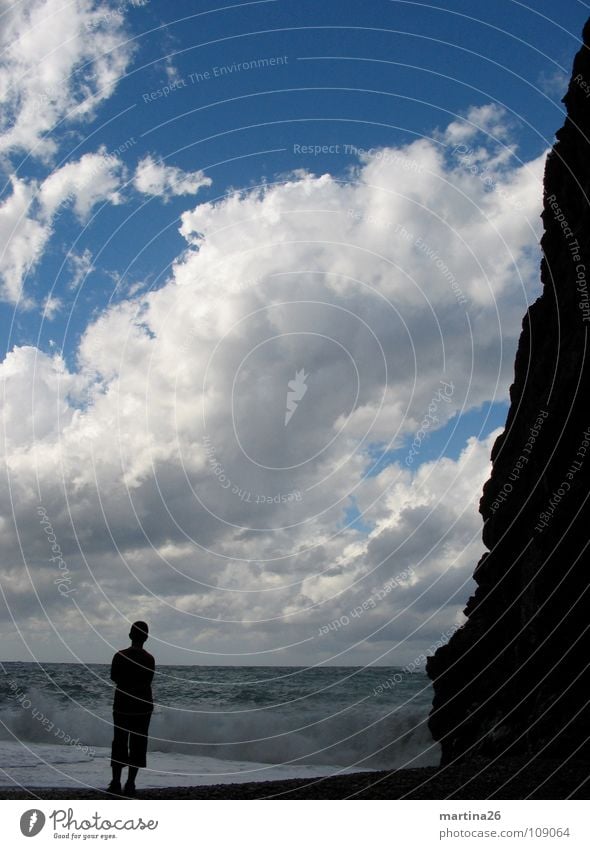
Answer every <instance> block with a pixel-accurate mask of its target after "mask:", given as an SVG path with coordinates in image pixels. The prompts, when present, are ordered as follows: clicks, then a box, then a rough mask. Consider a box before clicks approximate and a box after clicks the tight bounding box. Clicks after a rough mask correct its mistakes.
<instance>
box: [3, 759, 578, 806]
mask: <svg viewBox="0 0 590 849" xmlns="http://www.w3.org/2000/svg"><path fill="white" fill-rule="evenodd" d="M108 780H109V777H108V776H105V787H106V784H107V783H108ZM120 798H126V797H116V796H111V795H110V794H108V793H107V792H106V790H101V789H93V788H83V789H82V788H65V787H60V788H51V787H28V788H23V787H0V799H55V800H65V799H68V800H69V799H101V800H103V801H111V800H113V799H115V800H116V799H120ZM588 798H590V761H587V760H575V761H574V760H572V761H566V762H563V761H556V760H542V759H540V758H539V759H534V760H531V759H528V760H524V759H522V758H521V759H510V760H505V761H497V762H482V761H477V762H475V761H472V762H468V763H463V764H457V765H453V766H446V767H420V768H417V769H399V770H395V771H380V772H374V771H373V772H356V773H349V774H347V775H339V776H333V777H328V778H326V777H323V778H317V779H310V778H306V779H302V778H292V779H286V780H283V779H281V780H275V781H256V782H246V783H243V784H214V785H207V786H203V785H195V786H192V787H164V788H145V789H142V787H141V773H140V780H139V782H138V790H137V795H136V797H135V800H136V801H141V800H142V799H179V800H182V799H228V800H230V799H441V800H443V799H471V800H478V799H479V800H484V799H520V800H524V799H588Z"/></svg>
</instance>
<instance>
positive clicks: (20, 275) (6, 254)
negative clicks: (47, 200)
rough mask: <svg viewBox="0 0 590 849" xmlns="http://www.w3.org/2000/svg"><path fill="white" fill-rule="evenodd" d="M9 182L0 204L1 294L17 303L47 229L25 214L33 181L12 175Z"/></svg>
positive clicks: (44, 240) (30, 200)
mask: <svg viewBox="0 0 590 849" xmlns="http://www.w3.org/2000/svg"><path fill="white" fill-rule="evenodd" d="M11 183H12V194H11V195H10V196H9V197H8V198H7V199H6V200H5V201H4V203H3V204H1V205H0V278H1V280H2V294H3V295H4V297H5V298H6V299H8V300H10V301H12V302H14V303H17V302H18V301H19V299H20V298H21V290H22V283H23V279H24V277H25V275H26V274H27V272H28V270H29V269H30V268H32V267H33V266H34V265H35V264H36V263H37V262H38V260H39V258H40V257H41V255H42V253H43V250H44V248H45V245H46V244H47V241H48V239H49V236H50V234H51V231H50V228H49V227H48V226H47V224H46V223H44V222H41V221H38V220H36V219H35V218H34V217H32V216H31V215H30V214H29V210H30V206H31V203H32V201H33V197H34V193H35V188H36V186H35V184H34V183H30V184H29V183H27V182H25V181H24V180H19V179H17V178H16V177H13V178H12V180H11ZM27 303H28V300H25V302H24V303H23V302H21V305H22V306H26V305H27Z"/></svg>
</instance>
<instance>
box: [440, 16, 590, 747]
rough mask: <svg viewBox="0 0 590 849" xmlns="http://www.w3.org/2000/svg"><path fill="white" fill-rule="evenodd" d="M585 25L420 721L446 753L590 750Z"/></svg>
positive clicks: (589, 224) (589, 174) (588, 67)
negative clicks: (497, 413)
mask: <svg viewBox="0 0 590 849" xmlns="http://www.w3.org/2000/svg"><path fill="white" fill-rule="evenodd" d="M589 93H590V21H588V23H587V24H586V26H585V28H584V45H583V47H582V48H581V50H580V51H579V53H578V54H577V56H576V58H575V60H574V68H573V74H572V79H571V82H570V85H569V89H568V92H567V94H566V96H565V98H564V103H565V105H566V109H567V113H568V117H567V119H566V122H565V125H564V126H563V128H562V129H561V130H560V131H559V132H558V133H557V141H556V144H555V145H554V147H553V150H552V152H551V154H550V155H549V158H548V160H547V165H546V169H545V187H544V212H543V216H542V217H543V224H544V235H543V238H542V240H541V247H542V251H543V259H542V264H541V280H542V284H543V293H542V296H541V297H540V298H539V299H538V300H537V301H536V303H534V304H533V305H532V306H531V307H530V309H529V310H528V312H527V314H526V315H525V317H524V320H523V326H522V334H521V337H520V342H519V346H518V352H517V355H516V362H515V378H514V383H513V385H512V386H511V387H510V399H511V406H510V410H509V413H508V418H507V421H506V427H505V431H504V433H503V434H502V435H501V436H500V437H499V438H498V440H497V441H496V443H495V445H494V448H493V451H492V461H493V469H492V474H491V477H490V479H489V481H488V482H487V483H486V485H485V487H484V491H483V496H482V499H481V502H480V512H481V514H482V515H483V518H484V530H483V541H484V543H485V545H486V546H487V548H488V549H489V552H488V553H486V554H484V556H483V557H482V559H481V560H480V562H479V564H478V565H477V567H476V570H475V573H474V578H475V581H476V583H477V590H476V592H475V594H474V595H473V596H472V597H471V598H470V599H469V601H468V603H467V607H466V610H465V613H466V615H467V617H468V618H467V622H466V624H465V625H464V626H463V627H462V628H461V629H459V630H458V631H457V632H456V633H455V634H454V635H453V637H452V638H451V640H450V642H449V643H448V644H447V645H446V646H443V648H441V649H439V650H438V651H437V652H436V654H435V655H434V656H433V657H432V658H430V659H429V662H428V666H427V671H428V674H429V675H430V677H431V678H432V679H433V682H434V691H435V696H434V701H433V709H432V712H431V715H430V720H429V726H430V729H431V732H432V734H433V736H434V738H435V739H436V740H439V741H440V742H441V744H442V762H443V763H449V762H451V761H452V760H454V759H455V758H456V757H461V756H464V755H469V756H471V755H478V756H484V757H495V756H497V755H500V754H510V755H516V754H523V753H532V752H535V753H540V752H543V753H544V754H546V755H547V756H555V755H557V756H560V757H561V756H564V755H570V754H573V753H574V752H577V753H578V754H581V753H583V754H584V755H587V754H588V751H587V749H588V744H587V743H586V741H587V739H589V738H590V545H589V543H590V497H589V495H590V332H589V331H590V96H588V95H589Z"/></svg>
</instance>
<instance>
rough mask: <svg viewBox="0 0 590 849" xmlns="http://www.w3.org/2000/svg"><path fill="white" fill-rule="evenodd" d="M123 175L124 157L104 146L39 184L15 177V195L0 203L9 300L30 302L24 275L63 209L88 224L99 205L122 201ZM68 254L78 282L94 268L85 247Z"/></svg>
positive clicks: (1, 274) (0, 264)
mask: <svg viewBox="0 0 590 849" xmlns="http://www.w3.org/2000/svg"><path fill="white" fill-rule="evenodd" d="M124 175H125V169H124V166H123V164H122V162H121V160H120V159H118V158H117V157H114V156H107V155H105V152H104V150H103V149H102V148H100V149H99V151H98V152H97V153H88V154H85V155H84V156H82V157H81V159H78V160H76V161H74V162H69V163H67V164H66V165H63V166H62V167H61V168H58V169H56V170H55V171H53V172H52V173H51V174H50V175H49V176H48V177H47V178H46V179H45V180H43V182H42V183H41V184H40V185H39V183H38V182H37V181H36V180H30V181H28V182H27V181H25V180H19V179H17V178H16V177H13V178H12V180H11V183H12V194H11V195H10V196H9V197H8V198H7V200H6V201H4V203H3V204H1V205H0V249H1V253H0V279H1V280H2V289H1V293H2V296H3V297H4V298H5V299H6V300H7V301H9V302H11V303H19V302H20V305H21V306H31V305H32V301H31V299H30V297H29V296H28V295H27V294H26V293H25V294H24V295H23V284H24V280H25V277H26V274H27V273H28V272H29V271H31V270H32V269H34V268H35V266H36V265H37V264H38V263H39V261H40V259H41V257H42V256H43V252H44V250H45V248H46V247H47V244H48V242H49V240H50V238H51V236H52V235H53V231H54V226H55V222H56V219H57V218H58V217H59V216H60V215H61V211H62V208H66V207H71V208H72V209H73V210H74V211H75V213H76V214H77V216H78V218H79V219H80V221H81V223H82V224H85V222H86V221H87V219H88V217H89V216H90V213H91V212H92V210H93V209H94V207H95V206H96V205H97V204H99V203H110V204H115V205H116V204H118V203H121V202H122V197H121V193H120V191H119V188H120V185H121V182H122V180H123V179H124ZM70 259H71V260H72V261H73V263H74V280H75V281H76V276H77V275H79V274H82V275H83V274H86V273H88V271H90V270H92V266H91V260H90V256H89V255H88V253H87V252H85V253H83V254H82V255H81V256H80V257H77V258H76V259H75V260H73V259H72V256H70ZM89 263H90V264H89Z"/></svg>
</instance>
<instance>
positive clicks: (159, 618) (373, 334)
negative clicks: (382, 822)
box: [1, 108, 543, 663]
mask: <svg viewBox="0 0 590 849" xmlns="http://www.w3.org/2000/svg"><path fill="white" fill-rule="evenodd" d="M477 125H479V128H480V130H481V129H482V128H483V130H485V133H482V132H480V130H478V128H477ZM492 131H493V135H494V136H496V137H497V138H496V139H495V140H494V141H492V142H490V141H489V133H491V132H492ZM503 132H505V127H504V126H503V124H502V115H501V114H500V113H498V112H497V110H494V109H491V108H488V109H487V111H485V110H484V111H482V110H480V111H479V112H477V111H476V112H473V113H472V114H471V115H470V116H468V120H467V121H465V122H463V123H461V122H456V123H454V124H453V125H451V127H450V128H448V130H447V131H446V132H443V133H441V134H440V136H439V137H437V138H436V139H435V140H434V141H428V140H420V141H417V142H414V143H413V144H410V145H407V146H404V147H400V148H390V149H384V150H374V151H370V152H365V153H360V155H359V161H358V164H357V165H356V166H355V167H354V168H352V169H350V170H349V171H348V172H346V173H343V174H340V175H338V176H334V175H330V174H323V175H314V174H310V173H303V172H297V173H296V174H293V175H288V176H287V178H285V179H282V180H280V181H277V182H276V183H274V184H265V185H263V186H261V187H259V188H252V189H249V190H247V191H242V192H239V191H238V192H235V193H232V194H230V195H228V196H226V197H224V198H222V199H220V200H218V201H216V202H211V203H205V204H200V205H198V206H196V207H195V208H194V209H191V210H187V211H186V212H185V213H184V215H183V216H182V220H181V222H180V232H181V234H182V235H183V236H184V238H185V240H186V250H185V251H184V253H183V254H182V255H180V256H179V257H178V258H177V260H176V262H175V263H174V266H173V269H172V272H171V275H170V278H169V280H168V281H167V282H166V283H165V284H164V285H163V286H162V287H161V288H159V289H158V290H156V291H152V292H149V293H148V294H143V295H141V296H138V297H136V298H131V299H129V300H126V301H124V302H122V303H119V304H117V305H113V306H112V307H110V308H109V309H107V310H106V311H104V312H103V313H102V314H101V315H100V316H98V317H97V318H96V319H95V320H94V321H93V323H92V324H91V325H90V326H88V327H87V329H86V331H85V333H84V335H83V337H82V339H81V342H80V346H79V349H78V354H77V362H76V364H75V366H70V367H67V365H66V364H65V363H64V362H63V360H61V358H60V357H56V356H50V355H49V354H47V353H46V352H43V351H40V350H38V349H35V348H32V347H29V348H17V349H15V350H14V351H13V352H11V353H10V354H9V355H8V357H7V358H6V360H5V361H4V363H3V364H2V366H1V370H2V372H1V376H2V379H3V387H4V397H5V399H6V413H5V417H4V441H3V445H4V449H5V463H6V469H7V481H8V484H9V485H8V487H7V488H6V494H5V496H4V497H3V503H2V505H1V509H2V521H3V527H4V530H5V539H6V541H7V545H6V547H5V554H4V558H5V569H6V574H7V581H6V583H5V594H6V600H7V606H8V608H9V609H10V610H11V611H12V612H13V614H14V611H15V610H16V611H17V613H16V614H14V616H15V620H17V622H18V623H19V624H20V626H21V627H22V625H23V623H24V622H25V621H26V623H27V626H28V633H29V634H32V635H33V636H32V637H31V639H32V640H33V642H34V643H35V651H36V652H38V655H37V656H39V657H43V651H44V650H43V642H42V638H43V635H44V634H47V633H48V632H49V631H50V630H51V628H52V624H48V620H49V621H50V622H51V623H53V624H55V622H56V621H57V620H59V632H60V635H61V637H62V639H63V640H64V643H65V644H66V645H67V646H69V649H68V650H69V651H74V652H83V653H84V656H85V657H86V658H88V657H96V659H99V658H100V657H102V656H103V655H104V648H103V647H102V646H101V645H100V643H101V641H102V640H104V641H107V642H109V641H111V640H112V639H113V631H112V627H111V623H113V622H115V621H117V617H118V616H119V615H120V614H121V613H122V614H123V615H124V616H128V617H129V618H134V617H135V616H136V614H137V611H141V613H142V615H143V616H145V617H146V618H149V619H150V621H152V622H153V629H152V630H153V634H154V638H155V640H156V641H158V643H159V645H158V648H157V651H158V656H159V657H160V658H161V659H162V660H163V661H165V660H166V659H167V658H169V659H171V660H172V659H178V657H179V654H180V655H181V656H182V657H183V658H184V659H186V660H192V661H193V662H198V661H202V660H203V659H206V660H207V661H209V662H219V661H221V660H224V659H225V660H227V661H228V662H232V661H234V662H235V661H239V662H246V663H298V662H304V663H309V662H317V661H329V660H332V662H345V663H370V662H375V661H376V662H388V663H395V662H402V663H403V662H409V661H410V660H412V658H414V657H415V656H416V655H417V653H419V652H420V647H422V648H424V647H428V646H429V645H431V644H433V643H434V642H435V641H436V640H437V638H439V637H440V635H441V634H442V633H443V632H445V630H447V629H448V628H449V627H451V626H452V625H453V624H455V623H456V622H458V621H460V618H461V609H462V607H463V605H464V601H465V599H466V597H467V595H468V592H469V579H470V574H471V572H472V569H473V566H474V563H475V562H476V560H477V558H478V556H479V554H480V549H481V544H480V542H479V534H480V530H481V526H480V518H479V516H478V514H477V510H476V506H477V501H478V499H479V494H480V490H481V486H482V484H483V482H484V480H485V477H486V475H487V474H488V471H489V453H490V448H491V442H492V438H493V436H491V437H488V438H487V439H481V440H480V439H478V438H477V434H474V435H473V438H472V439H471V440H469V441H468V442H467V443H466V445H465V447H464V450H463V452H462V453H461V455H460V457H459V458H458V459H451V458H441V459H439V460H438V461H437V462H434V461H430V462H428V463H423V462H421V459H422V458H421V457H420V451H419V450H418V451H417V453H416V452H415V456H414V458H413V460H412V461H411V462H410V461H408V453H407V452H408V451H409V449H410V447H411V445H412V443H413V444H414V446H416V445H418V446H419V445H420V444H422V442H423V441H424V440H426V439H429V438H430V437H431V436H432V433H433V432H434V431H436V430H437V429H439V428H440V427H442V426H443V425H444V424H446V423H447V422H448V421H449V420H450V419H451V418H452V417H453V416H455V415H457V414H460V413H461V412H465V411H467V410H472V409H474V408H477V407H479V406H480V405H481V404H483V403H484V402H487V401H490V400H505V399H506V396H507V387H508V385H509V383H510V380H511V374H512V363H513V357H514V348H515V342H516V338H517V335H518V332H519V325H520V316H521V315H522V313H523V312H524V310H525V308H526V304H527V302H529V301H530V300H531V299H532V298H534V297H535V294H536V286H537V283H536V267H537V260H538V257H537V253H536V249H535V245H536V243H537V239H538V211H539V208H540V197H541V175H542V166H543V157H541V158H539V159H537V160H535V161H533V162H528V163H520V162H519V161H518V160H517V158H516V156H515V151H514V149H512V148H510V146H509V145H508V144H507V142H506V140H505V139H502V138H498V137H499V136H501V134H502V133H503ZM486 134H488V135H486ZM289 411H290V413H289V415H287V412H289ZM416 440H418V441H416ZM385 451H387V452H389V454H388V455H387V456H388V457H389V459H390V461H389V462H388V463H387V464H382V465H380V466H379V469H380V471H379V473H376V469H374V468H373V466H374V463H375V458H378V457H379V455H380V454H381V453H383V452H385ZM391 452H397V453H391ZM40 507H42V509H43V510H44V511H46V512H45V515H46V516H47V517H48V520H49V521H50V522H51V527H52V531H53V532H54V535H55V539H56V540H57V541H58V544H59V548H60V552H61V556H62V557H63V562H64V563H66V564H67V568H68V577H69V583H68V585H67V586H68V587H69V588H71V589H72V590H74V589H75V592H72V593H71V594H69V595H65V594H64V593H63V592H59V585H58V584H56V583H55V580H56V577H59V570H60V569H61V571H62V573H63V571H64V569H63V566H62V565H61V564H60V562H58V561H55V560H54V561H51V560H50V559H49V557H50V552H49V551H48V540H47V532H46V528H44V527H42V526H41V524H40V522H39V508H40ZM359 513H360V514H361V515H362V518H359ZM402 573H403V574H402ZM400 575H402V577H401V578H399V576H400ZM397 578H399V580H397ZM388 581H389V582H392V581H393V583H390V585H389V586H390V587H391V589H390V590H389V591H387V592H386V593H385V594H383V593H382V592H380V590H379V588H380V587H383V586H384V585H385V584H386V583H387V582H388ZM62 587H63V584H62ZM376 593H377V594H378V598H379V602H378V603H375V604H374V605H373V604H372V603H367V604H365V607H364V608H363V613H362V615H358V616H356V617H354V618H352V619H351V621H350V622H349V623H347V624H346V626H345V627H344V626H338V627H333V628H331V629H328V632H327V633H323V632H322V630H321V629H322V626H325V625H326V624H328V623H331V622H334V621H336V620H337V619H339V618H341V617H342V616H345V617H348V618H350V617H349V612H350V611H351V610H353V609H355V608H358V606H359V605H361V606H362V605H363V603H364V602H366V601H367V599H374V598H375V594H376ZM5 616H6V617H7V619H6V621H7V622H10V617H9V614H8V612H6V611H5ZM88 622H90V623H91V624H92V626H93V627H94V628H95V629H96V632H95V635H94V636H93V638H92V639H91V638H90V637H89V636H88V634H89V628H88ZM6 627H7V630H9V629H10V628H11V627H14V626H11V625H7V626H6ZM324 631H325V628H324ZM93 641H94V645H92V643H93ZM17 642H18V640H17V638H15V639H14V640H13V642H12V645H14V646H16V645H17ZM15 651H16V649H15ZM64 651H66V649H65V648H64Z"/></svg>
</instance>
